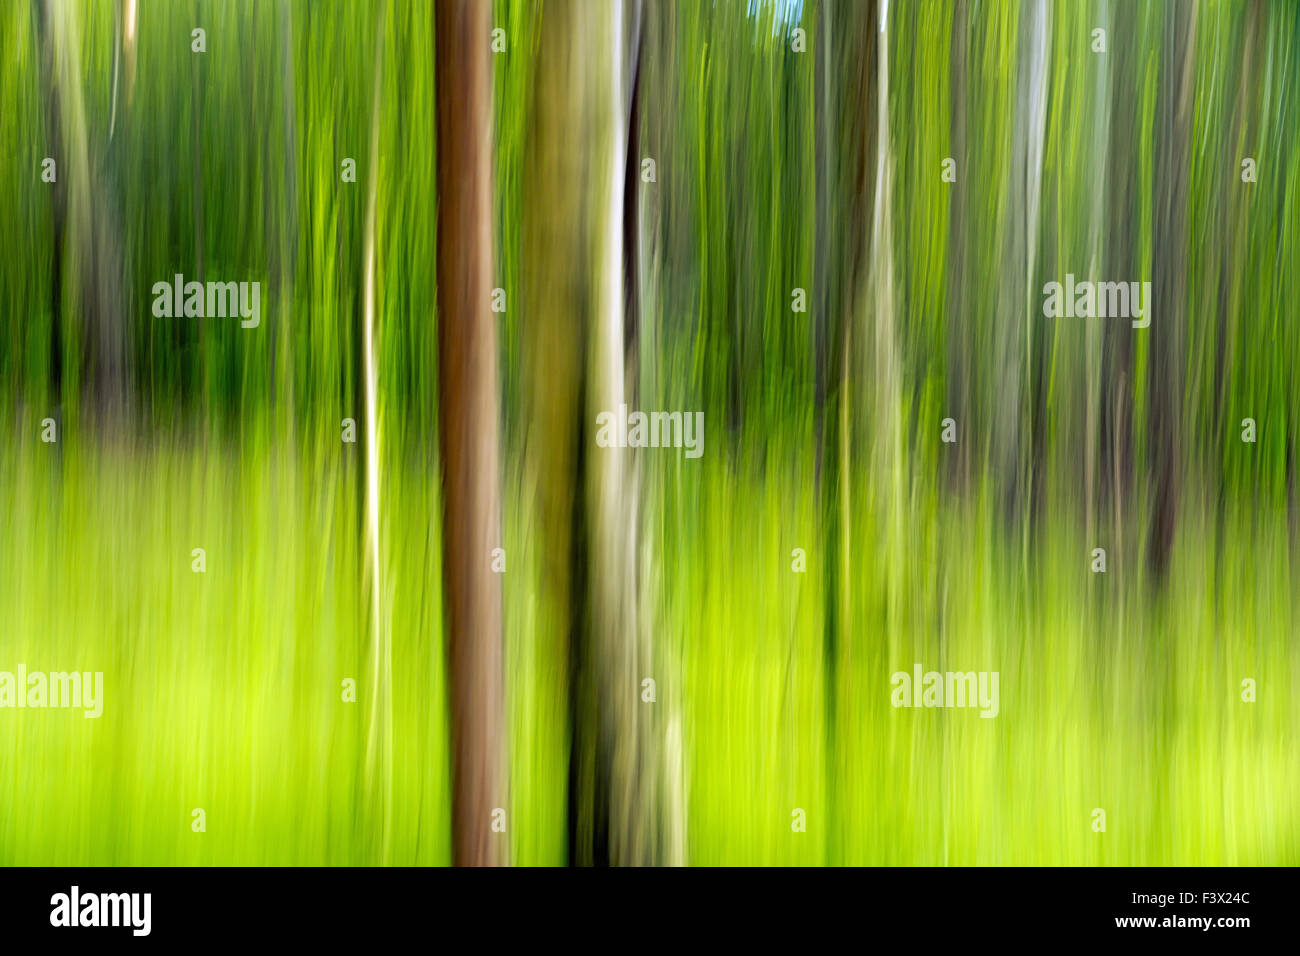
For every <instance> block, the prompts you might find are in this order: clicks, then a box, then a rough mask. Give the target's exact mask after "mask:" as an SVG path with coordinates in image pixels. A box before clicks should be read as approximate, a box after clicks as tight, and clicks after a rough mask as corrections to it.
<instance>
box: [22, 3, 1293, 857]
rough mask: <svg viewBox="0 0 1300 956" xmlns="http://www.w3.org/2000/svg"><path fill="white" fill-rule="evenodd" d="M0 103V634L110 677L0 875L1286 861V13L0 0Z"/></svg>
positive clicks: (1289, 715)
mask: <svg viewBox="0 0 1300 956" xmlns="http://www.w3.org/2000/svg"><path fill="white" fill-rule="evenodd" d="M195 28H202V29H203V30H204V31H205V33H204V52H194V48H193V46H194V42H195V41H194V37H193V34H192V31H193V30H194V29H195ZM1097 29H1102V30H1104V31H1105V34H1104V52H1100V51H1096V34H1095V33H1094V31H1096V30H1097ZM494 31H500V32H494ZM0 90H2V95H3V108H0V236H3V248H4V255H3V256H0V421H3V422H4V426H5V429H6V430H5V433H4V440H3V441H0V670H14V669H15V668H16V667H17V665H19V664H25V665H26V667H27V668H28V669H31V670H47V671H71V670H80V671H97V670H99V671H103V672H104V688H105V690H104V698H105V699H104V713H103V716H102V717H101V718H99V719H97V720H88V719H85V718H84V717H83V716H82V713H81V712H80V711H77V710H32V709H24V710H17V709H5V710H0V807H3V812H0V864H5V865H74V864H76V865H118V864H122V865H127V864H130V865H147V864H164V865H166V864H181V865H188V864H206V865H213V864H255V865H256V864H279V865H286V864H307V865H368V864H390V863H391V864H447V863H451V862H461V863H516V864H565V863H575V864H590V863H596V864H600V863H618V864H622V863H645V864H703V865H709V864H805V865H808V864H812V865H817V864H1049V865H1054V864H1095V865H1124V864H1128V865H1165V864H1193V865H1194V864H1210V865H1212V864H1291V865H1294V864H1296V863H1297V862H1300V817H1298V816H1297V814H1298V813H1300V761H1297V732H1298V731H1300V702H1298V701H1297V700H1296V698H1295V697H1294V696H1293V694H1292V688H1293V687H1294V686H1295V684H1296V680H1297V678H1298V677H1300V647H1298V645H1297V641H1296V635H1297V628H1298V627H1300V603H1298V602H1300V598H1298V597H1297V595H1300V476H1298V475H1297V461H1296V455H1297V443H1298V442H1300V382H1297V378H1296V376H1295V374H1294V364H1295V361H1296V359H1297V357H1298V356H1300V328H1298V325H1297V318H1298V316H1300V305H1297V302H1298V301H1300V297H1298V296H1297V295H1296V294H1295V292H1294V291H1292V292H1290V293H1288V292H1287V291H1286V285H1287V284H1288V283H1289V282H1290V281H1292V276H1293V275H1294V274H1295V272H1296V271H1297V267H1300V137H1298V136H1297V130H1298V129H1300V7H1297V5H1296V4H1294V3H1291V2H1282V0H1278V2H1267V0H1240V2H1212V0H1132V2H1129V0H1079V2H1060V3H1048V2H1045V0H1023V2H1009V0H1008V2H996V0H993V2H976V0H947V2H938V0H935V2H899V0H894V2H889V3H887V4H883V3H877V2H869V0H860V2H830V0H802V2H799V0H782V2H775V3H773V2H764V0H717V2H716V3H696V2H686V0H679V2H671V0H617V2H609V3H606V2H603V0H528V2H525V0H518V2H507V0H496V2H494V3H489V2H484V3H481V4H480V3H474V2H464V0H436V2H423V0H421V2H416V0H334V2H330V3H306V2H297V0H279V2H273V3H272V2H262V3H253V2H251V0H225V2H216V0H192V2H191V0H186V2H180V0H176V2H171V0H159V2H149V0H138V2H137V0H115V2H104V3H90V2H60V0H3V3H2V4H0ZM47 157H49V158H52V159H54V160H55V169H56V170H57V176H56V178H55V180H54V181H53V182H47V181H44V180H43V176H42V170H43V161H44V160H45V159H46V158H47ZM950 158H951V159H952V160H953V161H954V162H953V163H952V165H951V167H950V168H951V169H952V170H953V172H954V174H955V181H951V182H950V181H946V180H945V177H944V175H943V173H944V169H945V165H944V163H945V160H947V159H950ZM1247 158H1249V159H1252V160H1253V161H1254V163H1255V165H1256V170H1257V171H1256V173H1255V181H1253V182H1244V181H1243V165H1242V161H1243V159H1247ZM347 160H352V161H354V163H355V181H348V180H347V179H346V177H345V175H344V170H345V167H346V161H347ZM646 160H652V163H651V164H650V165H647V164H646ZM176 274H183V275H184V277H185V279H186V281H190V280H194V281H199V282H203V281H208V280H215V281H223V282H225V281H236V282H241V281H249V282H251V281H257V282H260V283H261V311H262V320H261V324H260V326H259V327H258V328H256V329H244V328H241V327H240V323H239V320H238V318H219V317H214V316H211V315H208V316H204V317H202V318H199V317H178V318H165V317H158V316H156V315H155V313H154V310H153V308H152V305H153V293H152V291H151V289H152V287H153V285H154V283H156V282H170V281H171V280H172V278H173V276H175V275H176ZM1067 274H1072V275H1074V276H1075V277H1076V278H1077V279H1079V280H1080V281H1083V280H1085V279H1089V280H1093V281H1138V282H1141V281H1149V282H1151V283H1152V289H1153V308H1152V321H1151V325H1150V328H1148V329H1134V328H1131V326H1130V323H1129V322H1128V321H1127V320H1125V319H1116V318H1110V319H1084V318H1061V319H1057V318H1047V317H1045V316H1044V313H1043V308H1042V306H1043V287H1044V285H1045V283H1048V282H1051V281H1061V282H1064V280H1065V276H1066V275H1067ZM494 290H500V291H499V294H497V295H495V296H494ZM796 290H799V291H800V293H801V294H802V297H801V296H800V294H799V293H797V292H796ZM801 306H802V308H800V307H801ZM494 307H496V308H498V309H501V310H500V311H494ZM502 307H503V308H502ZM620 404H626V405H627V406H628V407H629V408H630V409H634V410H635V409H641V410H647V411H649V410H677V411H703V413H704V416H705V425H706V427H705V444H704V455H703V457H702V458H699V459H688V458H686V457H685V456H684V455H683V454H682V452H681V451H679V450H676V449H615V448H601V447H598V446H597V444H596V441H595V430H596V426H595V418H596V415H597V414H598V413H599V412H600V411H602V410H617V408H618V407H619V405H620ZM1247 418H1250V419H1253V420H1254V422H1255V423H1256V426H1257V436H1256V440H1255V441H1254V442H1247V441H1243V440H1242V435H1243V420H1244V419H1247ZM47 419H53V421H54V423H55V428H56V433H57V441H54V442H50V441H43V440H42V436H43V433H45V432H46V431H47V428H46V425H45V422H46V420H47ZM346 419H350V420H352V422H353V423H354V433H355V441H354V442H351V441H345V440H344V436H345V425H344V420H346ZM945 419H952V421H953V424H954V426H955V437H956V441H955V442H944V441H942V440H941V433H942V431H943V428H942V425H941V423H942V422H943V421H944V420H945ZM196 548H202V549H204V552H205V555H206V570H205V571H204V572H203V573H195V571H194V570H192V560H193V558H192V552H193V549H196ZM497 548H500V549H501V553H496V552H495V549H497ZM1096 548H1102V549H1104V550H1105V553H1106V570H1105V572H1104V573H1095V572H1094V570H1093V568H1094V566H1095V564H1094V561H1095V559H1094V549H1096ZM797 549H798V550H797ZM914 663H919V664H920V666H921V667H922V668H923V669H924V670H935V671H963V672H964V671H997V672H999V674H1000V678H1001V679H1000V687H1001V700H1000V709H999V713H998V716H997V717H996V719H992V720H984V719H980V718H979V715H978V712H977V711H976V710H973V709H952V710H945V709H923V708H916V709H895V708H893V707H892V706H891V704H890V692H891V685H890V680H889V678H890V675H891V674H892V673H893V672H895V671H899V670H902V671H907V672H909V673H910V672H911V671H912V668H913V665H914ZM647 679H651V680H653V682H654V683H653V687H652V691H653V695H652V696H653V700H652V701H651V700H647V699H646V698H647V697H648V696H651V695H650V694H649V692H648V691H647V685H646V684H645V683H644V682H645V681H646V680H647ZM1245 679H1250V680H1253V681H1254V682H1255V685H1256V694H1257V698H1256V699H1255V700H1254V701H1253V702H1247V701H1245V700H1243V692H1242V682H1243V680H1245ZM346 681H354V682H355V700H354V701H350V700H347V699H345V698H346V697H347V693H346V689H345V682H346ZM195 808H202V809H203V810H204V811H205V814H206V829H205V831H204V832H195V831H194V830H193V829H192V826H191V823H192V811H193V810H194V809H195ZM1094 808H1102V809H1104V810H1105V811H1106V814H1107V818H1106V830H1105V832H1094V829H1093V825H1092V824H1093V819H1094V818H1093V810H1094ZM497 809H500V810H503V811H504V813H503V814H494V811H495V810H497ZM796 810H800V811H803V814H804V819H805V821H806V825H805V828H804V830H803V831H802V832H801V831H799V830H798V829H796V828H795V826H794V821H795V819H796V814H795V811H796ZM494 822H495V823H497V824H498V828H497V829H495V830H494V829H493V826H492V824H493V823H494ZM502 828H503V829H502Z"/></svg>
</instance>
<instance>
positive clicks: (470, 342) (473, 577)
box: [435, 0, 507, 866]
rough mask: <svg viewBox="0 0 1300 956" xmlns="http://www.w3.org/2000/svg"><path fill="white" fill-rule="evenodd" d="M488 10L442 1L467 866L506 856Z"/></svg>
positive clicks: (452, 517) (450, 471)
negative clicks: (496, 825)
mask: <svg viewBox="0 0 1300 956" xmlns="http://www.w3.org/2000/svg"><path fill="white" fill-rule="evenodd" d="M488 13H489V7H488V5H487V4H486V3H481V2H479V0H439V3H438V5H437V7H436V12H435V17H436V19H435V33H436V44H437V66H436V82H437V113H438V253H437V255H438V310H439V320H438V360H439V372H438V376H439V377H438V381H439V399H440V401H439V410H440V414H441V416H442V422H441V429H440V437H441V451H442V471H443V580H444V593H445V595H446V598H445V600H446V609H447V610H446V618H447V642H448V653H449V657H450V670H451V698H452V714H451V720H452V727H451V733H452V773H453V783H452V846H453V853H454V860H455V862H456V863H457V864H458V865H462V866H494V865H499V864H501V863H503V862H505V847H506V845H507V844H506V838H505V836H504V835H502V834H500V833H495V832H493V830H492V828H491V823H492V811H493V809H494V808H498V807H501V808H503V807H505V804H506V801H505V792H504V791H505V767H506V763H505V742H504V741H505V717H504V710H505V701H504V686H503V679H504V678H503V661H502V633H501V578H500V577H499V576H498V575H497V574H496V573H494V572H493V570H492V569H491V565H490V558H491V553H492V549H493V548H496V547H497V546H498V545H499V544H500V541H501V518H500V515H501V499H500V490H499V488H500V468H499V465H498V448H497V443H498V426H497V374H496V362H497V346H496V323H495V315H494V313H493V312H492V310H491V305H490V301H489V297H490V295H491V288H492V234H491V223H492V177H491V168H492V166H491V163H492V152H491V140H490V136H489V132H490V130H489V117H490V116H491V109H490V107H491V81H492V74H491V72H490V65H489V60H488V57H489V49H488V46H487V37H488V35H489V30H490V23H489V19H488Z"/></svg>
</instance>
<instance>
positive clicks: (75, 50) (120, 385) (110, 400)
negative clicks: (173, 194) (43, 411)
mask: <svg viewBox="0 0 1300 956" xmlns="http://www.w3.org/2000/svg"><path fill="white" fill-rule="evenodd" d="M36 14H37V15H36V21H37V27H38V30H39V32H40V40H41V68H42V80H43V85H44V97H45V116H46V125H47V132H48V135H49V137H50V147H51V148H50V154H51V156H52V157H53V158H54V160H55V163H56V179H55V183H54V228H55V237H54V241H55V251H54V275H55V288H54V295H55V297H56V298H55V301H54V303H53V305H54V320H55V326H56V330H58V332H56V334H55V335H54V336H53V338H52V342H53V343H54V348H55V349H56V350H60V351H62V350H64V349H65V343H64V339H65V337H69V338H71V339H72V341H73V343H75V345H74V346H73V347H74V348H76V349H77V351H79V352H80V354H82V355H85V356H87V357H88V360H89V361H88V379H87V380H86V381H84V382H82V383H81V384H82V386H83V388H82V390H83V392H84V393H85V394H87V395H90V396H92V397H93V398H94V399H96V400H97V407H96V409H95V410H96V411H97V412H99V413H100V414H101V415H104V416H106V417H108V418H113V417H115V416H116V415H117V414H120V413H121V412H122V411H123V408H124V404H125V402H126V398H127V394H126V390H125V389H126V385H125V383H126V379H127V374H126V364H127V351H126V338H127V337H126V329H125V310H124V308H123V304H122V297H123V290H122V244H121V239H120V236H119V229H118V224H117V221H116V219H115V217H114V215H113V211H112V208H111V205H110V203H109V201H108V193H109V190H110V188H111V186H110V183H109V181H108V177H107V175H106V173H105V171H104V169H103V166H104V156H105V152H104V150H102V149H101V148H100V147H99V144H98V143H96V142H93V141H92V140H91V138H90V132H89V123H88V120H87V117H86V104H85V97H84V95H83V92H82V88H81V74H82V66H81V60H80V57H81V29H80V24H79V22H78V20H77V6H76V5H75V4H72V3H59V2H55V0H43V2H40V4H39V6H38V7H37V10H36ZM65 306H70V307H71V310H72V311H73V312H75V313H76V314H77V315H79V316H80V323H79V325H77V326H76V327H75V328H73V329H58V327H59V326H60V325H61V323H62V316H63V314H64V313H65ZM60 333H67V335H66V336H65V334H60ZM62 360H63V356H62V355H58V354H56V355H55V356H54V357H53V361H54V362H55V375H54V377H55V379H56V383H57V381H58V380H59V379H61V378H62V376H63V374H64V373H65V371H66V370H65V369H64V368H63V365H62ZM74 374H75V372H74ZM67 397H68V396H66V395H65V400H66V398H67Z"/></svg>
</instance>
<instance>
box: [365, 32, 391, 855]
mask: <svg viewBox="0 0 1300 956" xmlns="http://www.w3.org/2000/svg"><path fill="white" fill-rule="evenodd" d="M384 12H385V13H386V12H387V11H386V8H385V11H384ZM385 20H386V17H385V15H384V13H381V14H380V17H379V22H378V24H377V26H376V27H375V69H374V77H375V82H374V96H373V100H372V105H371V113H370V156H371V157H372V158H371V161H370V168H369V170H368V171H367V173H366V224H365V258H364V263H365V266H364V268H365V287H364V292H363V295H364V306H363V307H364V311H365V330H364V336H365V337H364V346H363V347H364V353H365V359H364V361H365V391H366V561H367V566H368V568H369V573H370V646H371V661H370V668H371V684H370V686H371V694H370V727H369V731H368V735H367V740H366V781H367V783H368V784H369V789H368V791H367V792H368V793H370V794H372V795H373V794H374V792H375V790H376V784H377V783H378V786H379V787H380V788H382V793H383V798H382V807H381V808H379V809H378V810H377V811H375V810H374V809H373V807H372V815H371V818H370V819H371V821H373V820H374V818H375V816H376V815H378V816H381V817H382V820H383V823H382V837H381V845H382V859H383V862H385V863H387V862H388V860H389V853H390V850H391V847H390V844H389V840H390V838H391V832H392V831H391V825H390V824H391V821H390V820H389V812H390V802H391V796H392V790H391V779H392V778H391V767H390V766H389V760H390V757H391V753H392V747H391V740H390V739H389V738H390V734H391V729H392V725H391V720H390V712H389V708H390V706H391V698H390V697H389V693H390V687H391V684H392V680H391V661H390V657H389V646H388V627H387V617H386V615H385V613H384V607H383V604H382V598H383V587H382V582H381V580H380V570H381V568H380V563H379V434H378V431H379V414H378V409H377V408H376V392H377V389H376V381H375V379H376V374H377V373H376V368H375V314H376V309H375V204H376V202H377V188H378V187H377V183H378V179H379V174H378V170H377V167H378V165H379V158H378V157H379V98H380V90H381V83H382V79H383V40H384V23H385ZM371 799H372V801H373V799H374V798H373V796H372V797H371Z"/></svg>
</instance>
